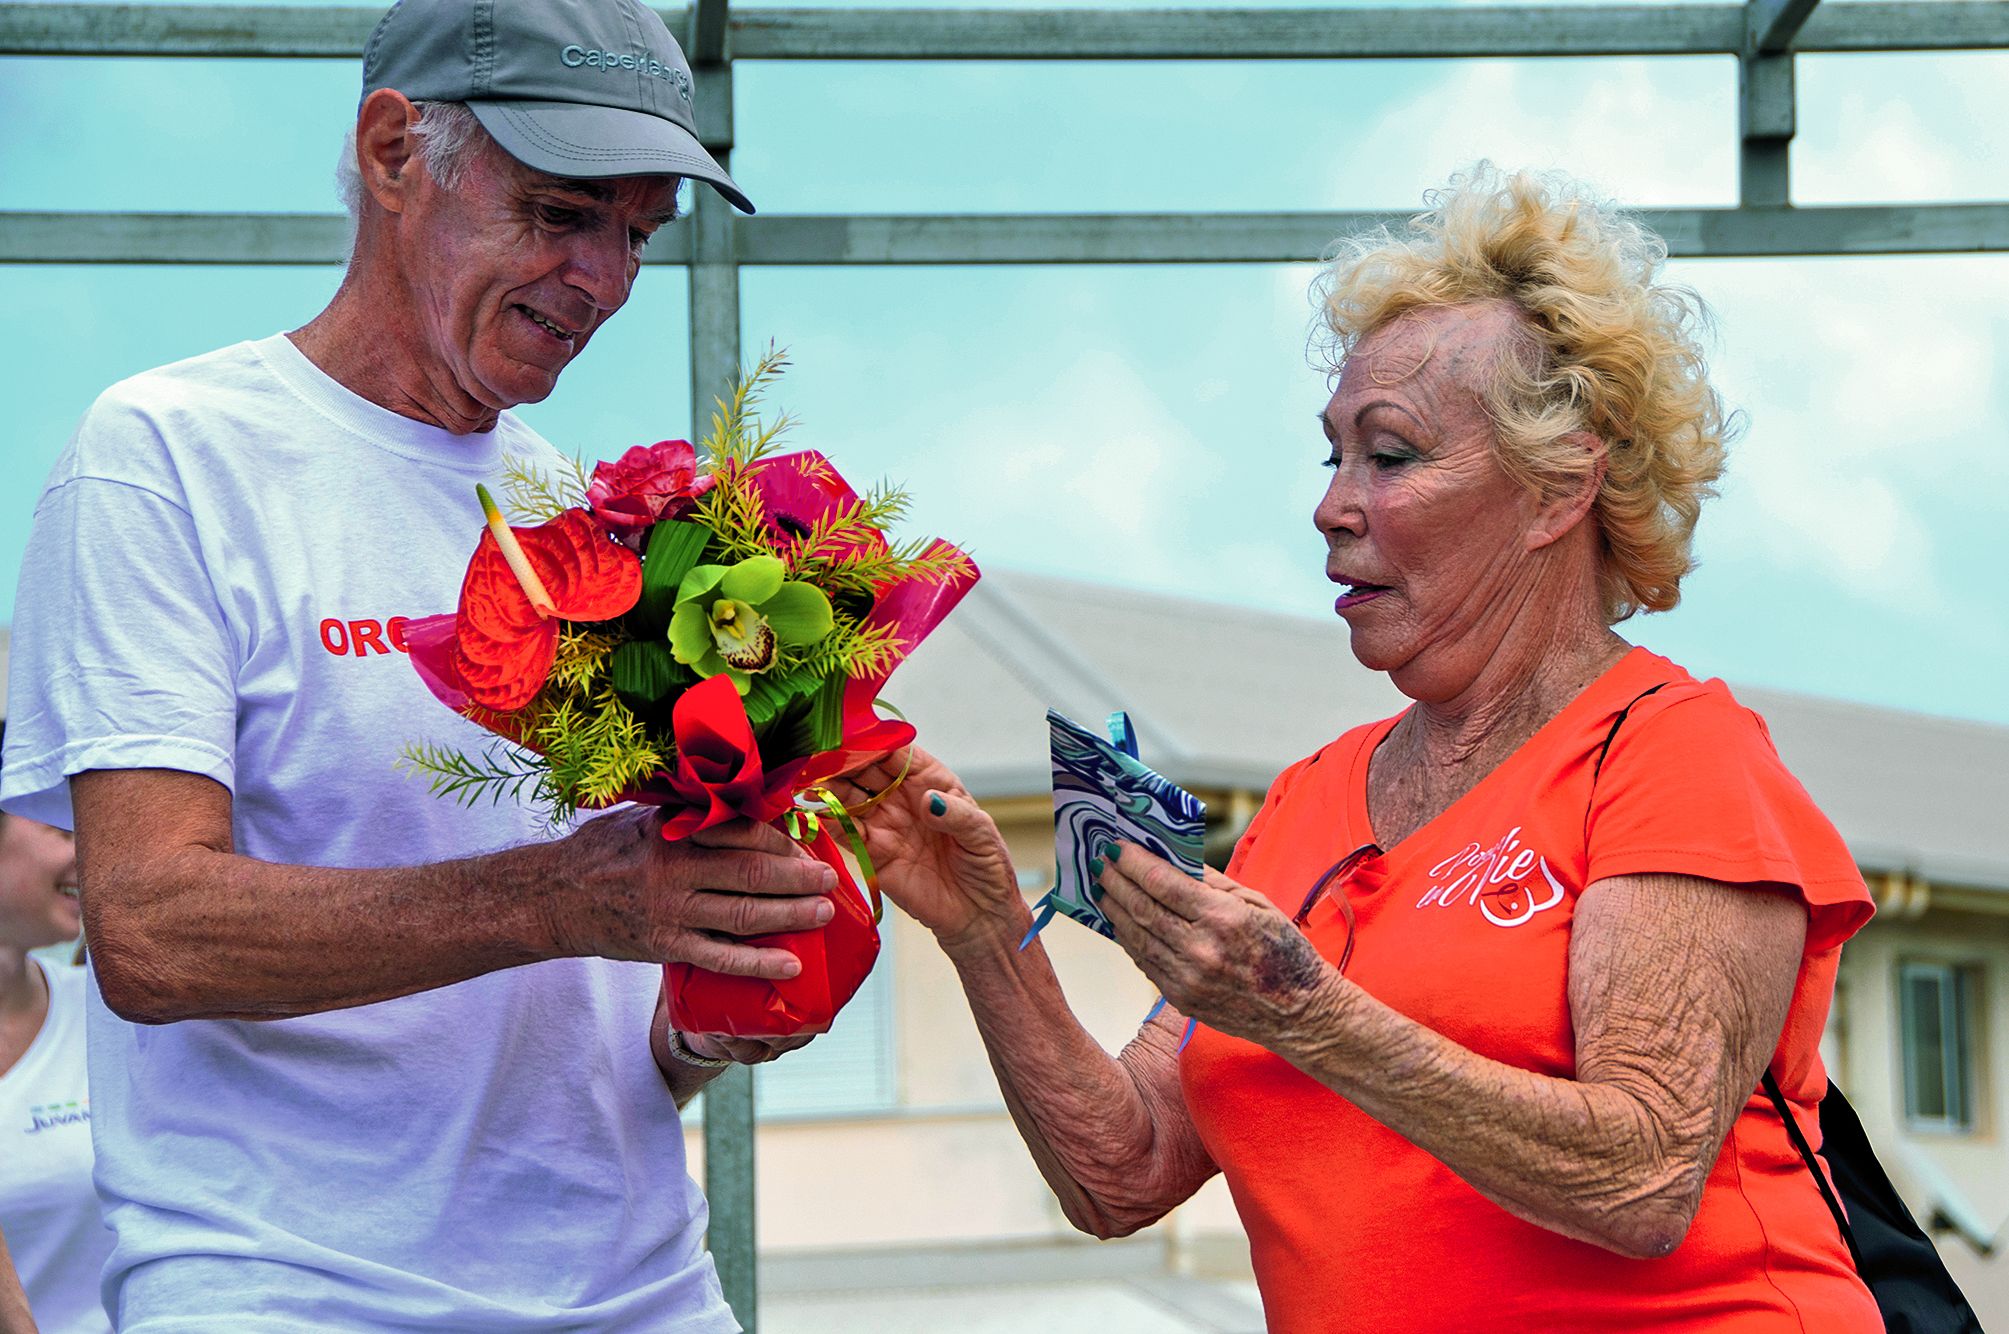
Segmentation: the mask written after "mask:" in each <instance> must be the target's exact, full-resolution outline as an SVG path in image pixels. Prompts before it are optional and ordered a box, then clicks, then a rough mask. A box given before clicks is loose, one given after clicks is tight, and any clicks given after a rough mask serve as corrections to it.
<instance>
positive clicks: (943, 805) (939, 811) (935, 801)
mask: <svg viewBox="0 0 2009 1334" xmlns="http://www.w3.org/2000/svg"><path fill="white" fill-rule="evenodd" d="M948 812H949V803H948V802H946V801H943V800H942V794H941V793H939V792H937V793H936V794H935V795H934V796H932V797H929V798H928V814H930V815H946V814H948Z"/></svg>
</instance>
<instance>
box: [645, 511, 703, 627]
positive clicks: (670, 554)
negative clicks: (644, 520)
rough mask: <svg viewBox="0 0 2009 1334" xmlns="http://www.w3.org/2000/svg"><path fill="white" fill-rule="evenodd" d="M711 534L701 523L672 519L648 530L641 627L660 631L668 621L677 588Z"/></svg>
mask: <svg viewBox="0 0 2009 1334" xmlns="http://www.w3.org/2000/svg"><path fill="white" fill-rule="evenodd" d="M710 538H711V534H710V533H709V532H708V531H707V530H706V529H705V528H704V526H703V525H701V524H695V523H684V522H681V521H678V520H671V521H668V522H665V523H659V524H657V525H656V526H655V527H654V528H651V529H650V530H649V546H648V550H646V551H645V552H643V553H642V600H641V602H640V604H638V605H639V607H640V610H641V614H642V622H643V625H642V628H643V629H645V630H648V631H652V632H654V633H657V634H660V633H661V632H662V630H663V627H664V626H666V625H668V624H669V623H670V613H671V611H673V610H674V609H675V608H676V605H677V592H678V589H679V588H680V587H681V585H682V584H683V581H684V576H685V575H687V574H689V573H690V572H691V570H692V569H693V568H695V567H696V565H697V563H698V557H700V556H702V555H703V554H704V550H705V543H706V542H707V541H708V540H709V539H710Z"/></svg>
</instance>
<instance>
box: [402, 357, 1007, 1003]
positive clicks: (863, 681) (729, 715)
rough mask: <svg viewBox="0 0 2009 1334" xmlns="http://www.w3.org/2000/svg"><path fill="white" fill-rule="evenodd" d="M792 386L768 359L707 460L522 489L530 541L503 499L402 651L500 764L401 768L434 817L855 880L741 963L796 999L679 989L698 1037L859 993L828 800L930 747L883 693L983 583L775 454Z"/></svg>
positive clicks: (672, 976) (814, 456)
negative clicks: (760, 851)
mask: <svg viewBox="0 0 2009 1334" xmlns="http://www.w3.org/2000/svg"><path fill="white" fill-rule="evenodd" d="M784 364H785V363H784V362H783V361H782V359H781V357H780V356H779V355H778V354H773V353H770V355H769V356H768V357H767V358H766V359H765V360H763V361H762V362H761V363H760V364H759V365H758V366H757V367H755V369H754V370H753V371H752V372H751V373H750V374H748V375H746V376H745V377H743V378H742V380H741V381H740V383H739V385H738V386H737V387H736V389H735V391H734V394H733V397H732V400H731V401H730V402H726V403H721V405H720V408H719V411H718V412H716V413H715V414H714V415H713V418H712V430H711V434H710V436H709V438H708V439H707V440H706V441H705V453H704V455H703V456H702V457H700V456H699V454H698V452H697V451H696V450H694V449H693V448H692V447H691V446H690V445H689V444H688V443H687V442H684V441H681V440H670V441H664V442H662V443H659V444H655V445H647V446H637V447H635V448H633V449H630V450H629V451H628V452H627V453H626V454H624V455H623V456H622V457H621V458H620V459H618V460H616V461H614V462H612V463H601V464H599V465H598V466H597V467H595V468H594V469H593V471H592V473H591V475H590V477H589V476H588V475H587V474H586V471H585V469H584V468H583V466H582V467H577V468H576V469H575V471H574V472H573V474H572V475H571V476H569V477H566V478H563V479H559V480H554V479H552V478H551V477H549V476H546V475H543V474H541V473H538V472H536V471H535V470H532V469H529V468H527V467H512V469H511V470H510V472H509V473H508V474H507V481H506V484H505V486H504V488H503V489H504V490H505V492H506V493H507V494H506V499H507V501H508V502H509V504H510V508H511V511H512V517H515V518H517V519H519V520H528V521H531V523H530V524H529V525H528V526H522V527H511V526H510V525H509V524H508V523H506V522H505V521H504V518H503V515H502V513H501V511H500V510H499V509H498V507H497V506H496V505H495V503H494V501H493V500H492V499H491V498H490V497H489V496H488V494H487V492H486V491H485V490H484V491H483V493H482V499H483V508H484V511H485V513H486V515H487V518H488V527H487V530H486V531H485V532H483V533H482V535H481V537H480V541H479V543H478V545H477V546H476V548H475V551H474V555H473V557H472V559H470V560H469V562H468V567H467V575H466V578H465V580H464V581H463V583H462V587H461V596H460V605H459V607H458V609H457V610H456V611H454V612H451V613H448V614H445V615H439V616H430V617H426V618H423V619H420V620H414V621H412V622H410V623H409V624H408V625H407V627H406V630H405V640H406V643H407V644H408V645H409V647H410V649H411V658H412V662H413V665H414V666H416V667H417V668H418V671H419V673H420V675H421V677H422V678H423V679H424V680H425V682H426V685H427V686H428V687H429V688H430V689H431V690H432V692H433V694H434V695H435V696H436V697H438V699H439V700H440V701H441V702H442V703H444V704H446V705H447V706H448V707H450V708H452V709H454V710H456V711H458V712H459V713H461V714H462V715H463V716H465V717H467V718H469V719H471V720H472V721H474V722H476V723H478V724H480V725H481V726H483V727H485V728H487V729H488V730H490V731H492V732H494V733H496V734H497V737H498V738H499V739H498V740H497V741H495V742H493V743H491V744H490V745H489V746H488V747H487V748H486V749H485V750H484V751H483V752H482V753H480V754H478V755H468V754H464V753H461V752H459V751H455V750H451V749H446V748H441V747H436V746H417V747H408V748H407V750H406V755H405V759H406V763H407V764H408V765H409V766H410V767H411V768H413V769H415V770H417V771H420V772H423V773H426V774H427V775H429V776H430V777H431V779H432V782H433V787H434V790H435V791H436V792H439V793H441V794H442V795H450V796H453V797H455V798H457V799H459V800H461V801H463V802H473V801H476V800H480V799H481V798H483V797H487V798H489V799H495V800H500V799H503V798H512V799H522V800H528V801H530V802H532V803H534V804H536V805H538V806H541V807H542V808H543V809H545V811H546V812H547V813H548V814H549V815H550V816H551V818H552V819H553V821H554V822H563V821H566V820H568V819H569V818H570V817H571V816H572V815H573V814H574V813H575V812H578V811H580V810H587V809H597V808H600V807H606V806H612V805H615V804H618V803H623V802H637V803H642V804H645V805H649V806H655V807H657V808H659V817H658V818H657V819H656V820H654V821H652V822H650V828H652V829H653V830H654V831H656V832H659V833H660V836H661V837H662V838H664V839H667V840H671V841H678V840H689V841H692V842H693V843H694V844H695V845H697V846H699V847H708V846H711V845H712V844H713V843H714V842H715V841H716V840H717V839H719V838H721V837H725V838H728V839H730V840H733V841H738V840H739V839H740V838H742V837H744V835H741V834H734V833H731V832H729V829H728V827H729V826H734V825H735V824H736V822H743V821H751V822H753V823H754V824H756V825H764V826H769V827H771V828H772V829H773V830H778V831H780V833H782V834H785V835H786V836H787V838H788V839H790V840H792V841H793V842H794V843H795V844H796V845H798V846H799V847H801V848H802V849H804V850H806V852H807V853H808V854H809V855H810V856H812V857H814V858H816V859H817V860H818V861H821V862H823V863H824V864H826V865H828V866H830V867H831V868H832V869H833V870H834V871H835V872H836V873H837V887H836V889H835V890H834V891H832V892H831V893H830V894H829V896H828V897H829V899H830V901H831V905H832V908H833V916H832V917H831V920H830V922H829V925H827V926H825V927H823V928H820V929H818V930H812V931H800V932H793V933H788V934H783V935H778V936H771V937H765V938H755V939H754V940H752V941H749V942H748V943H751V944H765V945H773V946H777V947H779V948H781V949H785V950H787V951H788V952H790V953H791V954H794V955H795V956H796V957H797V958H798V959H800V961H801V963H802V969H801V971H800V972H799V973H798V974H797V975H796V976H794V977H792V978H786V979H781V980H769V979H762V978H755V977H743V976H729V975H726V974H723V973H716V972H709V971H705V970H703V969H700V968H697V967H695V966H693V965H691V964H688V963H669V964H666V965H665V968H664V986H665V992H666V997H667V1001H668V1016H669V1022H670V1023H671V1024H672V1025H673V1026H674V1027H675V1028H676V1029H678V1030H680V1031H683V1032H691V1033H707V1034H720V1035H731V1036H735V1037H741V1038H774V1037H788V1036H793V1035H799V1034H811V1033H818V1032H822V1031H823V1030H824V1029H826V1028H828V1027H829V1025H830V1022H831V1020H832V1019H833V1018H834V1017H835V1015H836V1013H837V1011H838V1010H839V1009H841V1008H842V1007H843V1005H844V1004H845V1002H847V1001H848V1000H850V998H851V996H852V995H853V993H855V992H856V991H857V989H858V986H859V984H860V983H862V982H863V981H864V979H865V976H866V974H867V973H868V972H869V971H870V970H871V967H872V963H873V960H874V959H875V958H876V957H877V955H878V949H879V936H878V930H877V926H876V922H877V920H878V917H879V914H880V904H879V897H878V889H877V886H876V883H875V882H874V877H873V872H872V867H871V859H870V856H869V855H868V853H867V851H866V846H865V843H864V841H863V838H862V835H861V834H860V831H859V828H858V825H857V823H856V821H855V819H854V814H855V809H856V808H855V807H847V806H846V805H845V804H844V803H843V802H841V801H840V800H839V799H838V797H837V795H836V794H835V793H834V792H833V791H832V790H831V789H830V787H829V784H830V783H831V781H832V780H834V779H836V778H838V777H839V776H840V775H844V774H849V773H853V772H855V771H857V770H858V769H859V768H861V767H863V766H865V765H869V764H875V763H877V762H880V761H884V760H886V759H887V758H888V757H889V756H893V755H895V754H896V753H898V752H900V751H902V750H903V749H904V748H905V747H907V746H908V745H909V744H910V743H911V742H912V741H913V739H914V729H913V728H912V727H911V726H910V725H908V724H907V723H906V722H904V721H899V720H896V719H884V718H881V717H880V716H879V715H878V712H877V710H876V707H875V703H876V701H877V698H878V694H879V691H880V690H881V688H882V687H883V686H884V685H885V683H886V681H887V678H888V677H889V676H890V675H891V674H892V672H893V670H894V668H895V667H897V666H898V665H899V663H900V662H901V661H902V660H903V659H904V658H905V657H906V656H907V655H908V654H909V653H910V652H912V650H913V649H914V647H915V645H917V644H919V643H920V642H921V640H922V639H923V638H924V637H925V636H926V635H927V634H928V633H929V632H930V631H932V630H933V629H934V627H935V626H936V625H938V624H940V622H941V620H942V618H943V617H944V616H946V615H947V614H948V613H949V611H950V610H951V609H952V608H953V607H954V606H955V604H956V603H957V602H958V601H960V600H961V598H962V596H963V595H964V594H965V593H966V592H968V591H969V589H970V587H971V585H973V584H974V583H975V582H976V579H977V571H976V567H975V566H974V565H973V564H972V563H971V562H970V560H969V558H968V557H967V556H965V555H964V554H963V553H962V552H961V551H959V550H958V549H957V548H955V547H954V546H952V545H950V544H949V543H947V542H944V541H940V540H938V539H935V540H928V539H923V540H917V541H910V542H906V543H895V542H894V541H892V540H891V539H890V538H889V537H888V535H887V529H888V527H889V526H890V525H892V524H893V523H895V522H897V521H898V520H899V519H900V518H901V517H902V516H903V515H904V514H905V511H906V505H907V498H906V496H905V494H904V493H903V492H901V491H899V490H898V489H895V488H891V487H883V486H882V487H878V488H874V489H872V490H869V491H867V492H866V493H865V494H864V495H862V496H861V495H859V494H858V493H856V492H854V491H853V490H852V489H851V487H850V486H849V485H848V484H846V483H845V481H844V479H843V478H842V477H840V476H839V475H838V473H837V471H836V469H835V468H833V467H832V466H831V465H830V463H829V461H828V460H827V459H825V458H824V457H823V456H822V455H821V454H818V453H814V452H807V451H805V452H798V453H789V454H782V453H778V452H776V444H777V441H778V438H779V437H780V435H781V434H782V432H783V431H784V430H785V429H786V428H787V427H788V425H789V424H790V423H789V421H788V420H787V419H786V418H782V419H780V420H777V421H776V422H775V423H774V424H773V425H771V426H764V425H763V424H762V423H761V422H760V421H758V420H757V419H756V418H755V417H754V415H753V409H754V407H755V405H756V402H757V399H758V397H759V394H760V392H761V391H762V390H763V389H764V388H765V387H766V386H767V384H768V383H769V382H770V381H771V380H772V379H773V378H774V376H775V375H776V374H778V373H779V371H780V369H781V368H782V366H783V365H784ZM896 781H897V780H896ZM853 791H854V795H855V789H853ZM739 828H741V829H744V828H745V826H744V825H740V826H739ZM754 837H756V838H757V839H760V840H763V841H766V842H770V843H772V842H774V841H776V840H775V839H774V838H773V836H772V835H769V834H768V833H766V832H765V831H761V832H759V833H757V834H755V835H754ZM847 848H848V850H849V851H850V852H851V853H852V854H853V857H854V859H855V861H856V863H857V866H858V877H859V878H860V879H862V880H863V882H864V883H863V884H862V886H861V885H860V884H859V883H858V879H854V875H853V870H852V867H851V865H850V864H849V863H848V862H847V859H846V857H845V851H846V850H847Z"/></svg>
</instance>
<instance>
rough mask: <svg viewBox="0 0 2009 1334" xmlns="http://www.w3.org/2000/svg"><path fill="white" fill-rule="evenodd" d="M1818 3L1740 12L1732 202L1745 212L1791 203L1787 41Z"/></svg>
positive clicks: (1780, 2)
mask: <svg viewBox="0 0 2009 1334" xmlns="http://www.w3.org/2000/svg"><path fill="white" fill-rule="evenodd" d="M1818 3H1819V0H1750V2H1749V4H1747V5H1746V7H1745V11H1744V48H1743V50H1742V51H1740V52H1739V53H1738V55H1737V132H1738V135H1739V136H1740V137H1739V145H1738V160H1737V165H1738V171H1737V199H1738V202H1739V203H1740V204H1742V205H1744V206H1745V207H1747V208H1748V207H1751V206H1754V205H1755V206H1758V207H1776V208H1784V207H1786V206H1787V205H1789V204H1790V203H1791V202H1792V145H1793V135H1794V133H1795V131H1796V130H1797V129H1798V125H1797V123H1796V120H1795V108H1794V102H1795V94H1794V89H1793V40H1794V38H1796V37H1797V36H1798V35H1799V32H1800V27H1801V25H1802V24H1804V23H1805V22H1806V21H1807V18H1808V16H1809V15H1811V14H1812V13H1813V12H1814V6H1815V5H1816V4H1818Z"/></svg>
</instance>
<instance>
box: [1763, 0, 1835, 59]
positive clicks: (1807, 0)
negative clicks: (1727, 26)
mask: <svg viewBox="0 0 2009 1334" xmlns="http://www.w3.org/2000/svg"><path fill="white" fill-rule="evenodd" d="M1820 2H1821V0H1749V4H1748V6H1747V7H1746V10H1745V16H1744V17H1745V29H1744V32H1745V38H1746V48H1747V49H1748V50H1751V51H1755V52H1757V53H1758V54H1759V55H1761V56H1776V55H1778V54H1779V53H1781V52H1783V51H1790V50H1791V49H1792V47H1793V39H1794V38H1795V37H1798V36H1799V35H1800V29H1801V28H1802V27H1803V26H1805V24H1806V22H1807V16H1808V15H1810V14H1812V13H1813V12H1814V6H1815V5H1818V4H1819V3H1820Z"/></svg>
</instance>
